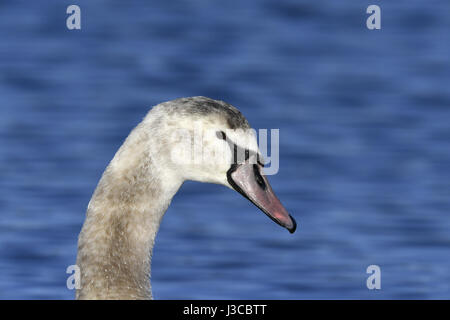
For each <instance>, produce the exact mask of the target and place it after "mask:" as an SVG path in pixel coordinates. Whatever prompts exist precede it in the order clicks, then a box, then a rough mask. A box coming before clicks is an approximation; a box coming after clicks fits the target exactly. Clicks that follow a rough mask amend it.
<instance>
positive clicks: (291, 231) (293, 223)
mask: <svg viewBox="0 0 450 320" xmlns="http://www.w3.org/2000/svg"><path fill="white" fill-rule="evenodd" d="M289 217H290V218H291V220H292V227H291V228H288V230H289V232H290V233H294V232H295V230H297V222H296V221H295V219H294V218H293V217H292V216H291V215H289Z"/></svg>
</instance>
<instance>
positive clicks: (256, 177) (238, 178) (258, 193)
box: [227, 163, 297, 233]
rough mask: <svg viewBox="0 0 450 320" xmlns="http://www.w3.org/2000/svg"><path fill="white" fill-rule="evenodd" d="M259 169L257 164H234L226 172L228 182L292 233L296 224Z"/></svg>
mask: <svg viewBox="0 0 450 320" xmlns="http://www.w3.org/2000/svg"><path fill="white" fill-rule="evenodd" d="M261 169H262V167H261V166H260V165H258V164H251V163H242V164H234V165H233V166H232V167H231V168H230V170H229V171H228V174H227V176H228V182H229V183H230V185H231V186H232V187H233V188H234V189H235V190H236V191H238V192H239V193H241V194H242V195H243V196H244V197H246V198H247V199H249V200H250V201H251V202H253V204H254V205H256V206H257V207H258V208H259V209H261V210H262V211H263V212H264V213H265V214H266V215H267V216H268V217H269V218H271V219H272V220H273V221H275V222H276V223H278V224H279V225H280V226H282V227H285V228H286V229H288V230H289V232H290V233H294V232H295V229H296V228H297V223H296V222H295V220H294V218H292V217H291V215H290V214H289V213H288V212H287V211H286V209H285V208H284V206H283V205H282V204H281V202H280V200H279V199H278V198H277V196H276V195H275V193H274V192H273V190H272V187H271V186H270V184H269V181H268V180H267V178H266V176H264V175H262V174H261Z"/></svg>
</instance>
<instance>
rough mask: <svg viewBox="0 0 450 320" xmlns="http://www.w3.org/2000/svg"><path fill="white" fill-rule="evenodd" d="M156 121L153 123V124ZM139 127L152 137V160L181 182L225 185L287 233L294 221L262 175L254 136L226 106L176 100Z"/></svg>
mask: <svg viewBox="0 0 450 320" xmlns="http://www.w3.org/2000/svg"><path fill="white" fill-rule="evenodd" d="M156 119H157V120H156ZM144 123H148V124H149V125H150V128H151V129H150V130H152V132H153V133H154V132H155V129H156V130H157V132H158V137H159V142H160V143H159V146H160V147H159V148H160V150H159V151H158V152H157V153H156V154H155V153H153V155H152V156H153V157H154V158H155V157H158V158H159V159H153V160H154V161H155V162H157V163H158V164H159V166H165V167H166V168H171V170H172V171H174V175H175V176H178V177H179V178H181V179H182V180H183V181H184V180H193V181H200V182H209V183H217V184H222V185H225V186H227V187H229V188H231V189H234V190H236V191H238V192H239V193H241V194H242V195H243V196H244V197H245V198H247V199H248V200H250V201H251V202H252V203H253V204H255V205H256V206H257V207H258V208H260V209H261V210H262V211H263V212H264V213H265V214H266V215H268V216H269V217H270V218H271V219H272V220H274V221H275V222H277V223H278V224H279V225H281V226H283V227H285V228H287V229H288V230H289V231H290V232H291V233H292V232H294V231H295V229H296V222H295V220H294V219H293V218H292V217H291V216H290V215H289V214H288V213H287V211H286V209H285V208H284V207H283V205H282V204H281V202H280V201H279V200H278V198H277V197H276V196H275V194H274V192H273V190H272V188H271V186H270V184H269V182H268V180H267V178H266V176H265V175H264V174H263V166H264V164H263V163H264V160H263V158H262V156H261V153H260V151H259V149H258V145H257V139H256V133H255V131H254V130H253V129H251V127H250V125H249V123H248V122H247V120H246V119H245V117H244V116H243V115H242V114H241V112H240V111H239V110H238V109H236V108H235V107H233V106H232V105H230V104H227V103H225V102H223V101H216V100H213V99H209V98H206V97H191V98H181V99H176V100H173V101H169V102H166V103H162V104H160V105H158V106H156V107H154V108H153V109H152V110H151V111H150V112H149V114H148V115H147V117H146V119H145V120H144Z"/></svg>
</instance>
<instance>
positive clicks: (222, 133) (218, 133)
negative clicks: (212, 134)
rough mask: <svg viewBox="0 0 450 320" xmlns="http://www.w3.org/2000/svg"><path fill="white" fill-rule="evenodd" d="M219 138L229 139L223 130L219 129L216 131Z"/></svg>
mask: <svg viewBox="0 0 450 320" xmlns="http://www.w3.org/2000/svg"><path fill="white" fill-rule="evenodd" d="M216 135H217V138H219V139H222V140H227V135H226V134H225V132H223V131H217V132H216Z"/></svg>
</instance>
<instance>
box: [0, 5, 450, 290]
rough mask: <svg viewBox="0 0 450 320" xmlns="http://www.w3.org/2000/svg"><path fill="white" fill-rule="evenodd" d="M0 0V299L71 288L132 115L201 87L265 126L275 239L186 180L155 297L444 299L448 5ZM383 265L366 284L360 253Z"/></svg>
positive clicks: (165, 227)
mask: <svg viewBox="0 0 450 320" xmlns="http://www.w3.org/2000/svg"><path fill="white" fill-rule="evenodd" d="M74 2H76V3H77V4H78V5H80V7H81V9H82V30H81V31H69V30H67V29H66V27H65V19H66V14H65V11H66V6H67V4H66V3H65V2H64V1H63V2H60V1H58V3H56V1H39V2H37V1H35V2H31V1H24V0H23V1H19V0H14V1H12V0H9V1H8V0H2V1H1V2H0V298H2V299H6V298H8V299H19V298H24V299H36V298H38V299H72V298H73V295H74V293H73V291H70V290H68V289H67V288H66V277H67V275H66V273H65V271H66V267H67V266H68V265H71V264H74V263H75V258H76V243H77V236H78V233H79V231H80V228H81V226H82V223H83V220H84V215H85V209H86V206H87V203H88V202H89V199H90V197H91V194H92V192H93V190H94V188H95V186H96V183H97V181H98V179H99V178H100V176H101V174H102V172H103V170H104V168H105V167H106V165H107V164H108V162H109V160H110V159H111V158H112V157H113V155H114V153H115V151H116V150H117V148H118V147H119V146H120V145H121V143H122V141H123V139H124V138H125V137H126V136H127V134H128V133H129V131H130V130H131V129H132V128H133V127H134V126H135V125H136V124H137V123H138V122H139V121H140V120H141V119H142V117H143V116H144V115H145V113H146V112H147V110H148V109H149V108H150V107H151V106H152V105H155V104H157V103H159V102H162V101H166V100H170V99H173V98H177V97H181V96H194V95H204V96H209V97H212V98H215V99H221V100H225V101H227V102H229V103H232V104H233V105H235V106H237V107H239V109H240V110H241V111H242V112H243V113H244V115H245V116H246V117H247V118H248V120H249V121H250V123H251V124H252V126H253V127H255V128H279V129H280V144H281V146H280V153H281V155H280V171H279V173H278V174H277V175H275V176H272V177H271V183H272V186H273V188H274V190H276V192H277V193H278V196H279V197H280V198H281V200H282V201H283V203H284V204H285V206H286V207H287V208H288V210H289V211H290V212H291V213H292V215H293V216H295V218H296V219H297V222H298V223H299V228H298V231H297V232H296V233H295V234H293V235H291V234H289V233H288V232H286V231H285V230H283V229H282V228H280V227H279V226H277V225H275V224H274V223H273V222H272V221H270V219H268V218H267V217H265V216H264V215H263V214H262V213H260V212H259V210H257V209H256V208H255V207H253V205H252V204H250V203H248V202H247V201H246V200H245V199H244V198H242V197H241V196H240V195H239V194H238V193H236V192H232V191H230V190H228V189H226V188H225V187H221V186H216V185H206V184H200V183H194V182H189V183H186V184H185V185H184V186H183V187H182V189H181V190H180V192H179V193H178V194H177V195H176V196H175V198H174V200H173V202H172V205H171V206H170V208H169V210H168V212H167V214H166V215H165V217H164V219H163V223H162V225H161V229H160V231H159V234H158V237H157V243H156V247H155V251H154V259H153V270H152V271H153V275H152V277H153V292H154V296H155V297H156V298H159V299H180V298H193V299H197V298H198V299H210V298H217V299H229V298H235V299H308V298H309V299H318V298H326V299H338V298H343V299H347V298H357V299H361V298H364V299H379V298H384V299H394V298H407V299H416V298H438V299H442V298H447V299H448V298H450V288H449V284H450V275H449V272H448V271H449V267H450V232H449V229H450V218H449V214H450V200H449V191H450V182H449V181H450V170H449V167H450V166H449V165H450V130H449V129H450V92H449V84H450V69H449V59H450V58H449V57H450V41H449V33H450V2H449V1H445V0H441V1H431V2H424V1H418V0H417V1H416V0H412V1H398V2H397V1H395V2H393V1H376V2H377V3H378V4H380V6H381V8H382V29H381V30H379V31H369V30H368V29H367V28H366V27H365V19H366V17H367V14H366V13H365V11H366V8H367V6H368V5H369V4H372V3H371V2H368V1H350V0H344V1H306V0H289V1H288V0H283V1H275V0H273V1H269V0H263V1H237V0H231V1H206V0H189V1H188V0H186V1H112V0H111V1H100V0H97V1H87V0H78V1H74ZM371 264H376V265H379V266H380V267H381V271H382V289H381V290H379V291H369V290H368V289H367V288H366V285H365V282H366V278H367V276H368V275H367V274H366V268H367V266H369V265H371Z"/></svg>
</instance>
